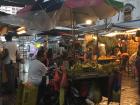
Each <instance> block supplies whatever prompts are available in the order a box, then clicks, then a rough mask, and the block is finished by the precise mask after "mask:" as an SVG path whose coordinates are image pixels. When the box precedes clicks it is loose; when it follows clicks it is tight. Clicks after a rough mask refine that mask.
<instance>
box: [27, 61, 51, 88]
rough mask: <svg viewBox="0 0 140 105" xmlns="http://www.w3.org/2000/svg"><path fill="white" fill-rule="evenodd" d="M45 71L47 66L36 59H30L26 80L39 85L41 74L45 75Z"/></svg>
mask: <svg viewBox="0 0 140 105" xmlns="http://www.w3.org/2000/svg"><path fill="white" fill-rule="evenodd" d="M47 71H48V69H47V67H46V66H45V65H44V64H43V63H42V62H40V61H39V60H37V59H35V60H32V61H31V63H30V64H29V73H28V81H29V82H31V83H33V84H35V85H39V84H40V82H41V80H42V76H45V74H46V73H47Z"/></svg>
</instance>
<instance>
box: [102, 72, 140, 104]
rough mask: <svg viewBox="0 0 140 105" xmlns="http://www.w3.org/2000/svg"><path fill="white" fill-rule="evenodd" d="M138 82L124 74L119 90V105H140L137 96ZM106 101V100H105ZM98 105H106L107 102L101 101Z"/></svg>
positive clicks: (139, 99)
mask: <svg viewBox="0 0 140 105" xmlns="http://www.w3.org/2000/svg"><path fill="white" fill-rule="evenodd" d="M137 93H138V82H136V80H135V79H134V78H133V77H132V75H128V73H126V72H124V73H123V76H122V89H121V103H120V105H140V98H139V96H138V94H137ZM105 100H107V99H105ZM100 105H107V101H103V102H101V103H100ZM110 105H119V103H115V102H113V103H110Z"/></svg>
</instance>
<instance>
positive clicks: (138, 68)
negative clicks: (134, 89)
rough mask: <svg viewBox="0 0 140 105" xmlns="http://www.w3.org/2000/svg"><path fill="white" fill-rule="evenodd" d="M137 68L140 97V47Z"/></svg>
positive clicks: (139, 48)
mask: <svg viewBox="0 0 140 105" xmlns="http://www.w3.org/2000/svg"><path fill="white" fill-rule="evenodd" d="M135 66H136V69H137V71H138V78H139V80H138V82H139V84H138V89H139V91H138V94H139V95H140V45H139V46H138V51H137V57H136V61H135Z"/></svg>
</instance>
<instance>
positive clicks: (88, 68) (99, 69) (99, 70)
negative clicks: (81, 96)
mask: <svg viewBox="0 0 140 105" xmlns="http://www.w3.org/2000/svg"><path fill="white" fill-rule="evenodd" d="M118 67H119V66H118V64H116V63H115V62H111V63H108V64H102V65H101V64H94V63H85V64H81V63H76V64H75V65H74V66H73V67H72V68H71V70H69V71H68V74H69V75H71V76H74V75H80V74H87V73H95V74H98V75H100V74H110V73H112V72H113V71H115V70H118Z"/></svg>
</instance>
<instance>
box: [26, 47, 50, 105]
mask: <svg viewBox="0 0 140 105" xmlns="http://www.w3.org/2000/svg"><path fill="white" fill-rule="evenodd" d="M44 59H45V50H44V49H39V50H38V52H37V55H36V58H35V59H34V60H32V61H31V63H30V65H29V73H28V83H29V84H30V85H31V86H35V87H37V88H38V94H37V103H36V105H40V100H41V99H42V97H44V95H45V92H46V80H47V79H48V78H46V74H47V71H48V68H47V67H46V66H45V64H43V62H44ZM47 81H48V80H47Z"/></svg>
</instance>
